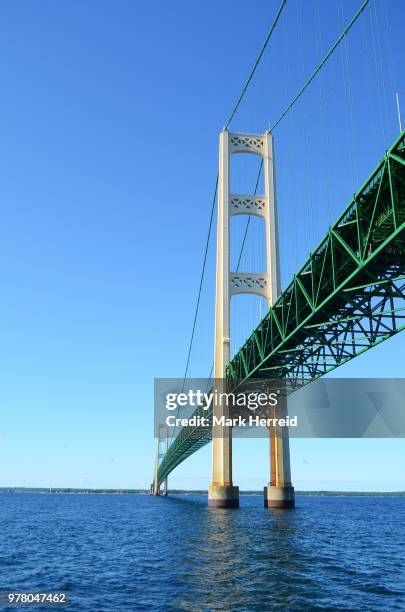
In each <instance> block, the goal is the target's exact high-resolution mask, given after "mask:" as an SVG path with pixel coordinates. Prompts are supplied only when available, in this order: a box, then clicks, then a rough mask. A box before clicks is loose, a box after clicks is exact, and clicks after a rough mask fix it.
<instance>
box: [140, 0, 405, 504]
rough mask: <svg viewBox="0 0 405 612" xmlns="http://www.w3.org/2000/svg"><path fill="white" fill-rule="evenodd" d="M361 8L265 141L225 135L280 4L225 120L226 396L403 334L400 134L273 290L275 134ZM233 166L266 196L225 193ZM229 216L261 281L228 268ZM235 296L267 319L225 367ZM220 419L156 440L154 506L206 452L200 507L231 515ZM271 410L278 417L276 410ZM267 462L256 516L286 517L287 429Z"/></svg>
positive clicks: (220, 286)
mask: <svg viewBox="0 0 405 612" xmlns="http://www.w3.org/2000/svg"><path fill="white" fill-rule="evenodd" d="M367 3H368V0H366V2H364V3H363V4H362V6H361V7H360V9H359V10H358V12H357V13H356V14H355V15H354V17H353V18H352V20H351V21H350V22H349V24H348V25H347V26H346V28H345V29H344V30H343V33H342V34H341V36H340V37H339V38H338V39H337V41H336V42H335V44H334V45H333V47H332V48H331V50H330V51H329V52H328V54H327V55H326V56H325V58H324V59H323V61H322V62H321V63H320V64H319V65H318V66H317V68H316V69H315V70H314V72H313V73H312V74H311V76H310V78H309V79H308V80H307V81H306V82H305V84H304V86H303V87H302V88H301V90H300V91H299V92H298V94H297V96H295V98H294V99H293V100H292V101H291V103H290V104H289V105H288V106H287V108H286V110H285V112H284V113H283V114H282V115H281V116H280V118H279V120H278V121H277V122H276V123H275V124H274V125H273V127H272V128H271V129H270V130H268V131H266V132H265V133H262V134H242V133H235V132H231V131H229V129H228V127H229V123H230V121H231V120H232V118H233V116H234V114H235V112H236V110H237V108H238V106H239V104H240V102H241V100H242V98H243V95H244V92H245V91H246V88H247V86H248V85H249V83H250V81H251V79H252V76H253V73H254V70H255V68H256V66H257V63H258V61H260V58H261V55H262V54H263V52H264V49H265V47H266V44H267V42H268V39H269V38H270V35H271V33H272V32H273V30H274V28H275V26H276V24H277V21H278V19H279V17H280V14H281V11H282V9H283V7H284V4H285V1H284V2H282V3H281V6H280V9H279V11H278V13H277V15H276V18H275V20H274V22H273V24H272V28H271V29H270V31H269V34H268V37H267V39H266V41H265V44H264V46H263V48H262V50H261V52H260V54H259V57H258V60H257V61H256V63H255V65H254V68H253V70H252V72H251V73H250V75H249V78H248V80H247V82H246V84H245V88H244V89H243V90H242V94H241V96H240V98H239V99H238V102H237V104H236V106H235V108H234V110H233V114H232V115H231V117H230V120H229V121H228V123H227V125H226V127H225V128H224V129H223V131H222V132H221V135H220V155H219V172H218V179H217V188H216V190H215V196H214V200H215V198H216V196H217V198H218V221H217V258H216V310H215V354H214V381H215V382H213V388H214V387H215V386H216V385H218V381H222V383H219V384H223V387H224V388H226V389H227V390H228V391H235V390H236V389H238V388H240V387H241V385H243V384H245V383H246V382H247V381H249V380H252V379H255V380H256V379H260V380H261V381H266V380H274V379H277V380H284V381H288V382H289V383H290V385H289V392H294V390H295V389H296V388H299V387H300V386H302V385H303V384H308V383H310V382H312V381H314V380H316V379H318V378H320V377H322V376H324V375H325V374H327V373H328V372H331V371H332V370H334V369H335V368H338V367H339V366H341V365H343V364H345V363H347V362H348V361H350V360H352V359H355V358H356V357H358V356H359V355H360V354H362V353H364V352H365V351H368V350H369V349H371V348H373V347H375V346H377V345H379V344H380V343H381V342H383V341H385V340H387V339H389V338H391V337H392V336H394V335H395V334H398V333H399V332H400V331H402V330H403V329H404V327H405V322H404V319H405V132H401V133H400V135H399V136H398V138H397V139H396V140H395V142H393V143H392V145H391V147H390V148H389V149H388V150H387V151H385V152H381V159H380V161H379V163H378V164H377V165H376V166H375V167H374V168H370V174H369V176H368V177H367V178H366V179H365V180H364V182H363V184H361V185H359V187H358V190H357V191H356V193H355V194H354V195H353V198H352V199H351V201H350V202H349V203H348V204H347V205H346V206H345V207H344V204H345V203H344V202H342V210H343V212H342V213H341V214H340V215H339V216H338V218H337V219H336V221H335V223H334V224H333V225H332V226H331V227H329V229H328V230H327V231H326V232H325V235H324V237H323V239H322V240H321V241H320V242H319V244H318V245H317V246H315V248H313V250H312V251H311V253H310V255H309V257H308V258H307V260H306V261H305V262H304V264H303V265H302V267H301V268H300V269H299V270H297V272H296V273H295V274H294V275H293V277H292V279H291V282H290V283H289V285H288V286H287V287H286V288H285V289H284V290H283V291H281V290H280V261H279V237H278V223H277V219H278V214H277V200H276V188H275V171H276V168H275V163H274V141H273V133H272V130H273V129H274V127H275V126H276V125H277V124H278V123H279V121H281V120H282V118H283V117H284V115H285V114H286V113H287V112H288V111H289V110H290V109H291V107H292V106H293V104H294V103H295V101H296V100H297V99H298V97H299V96H300V95H301V94H302V93H303V91H304V90H305V89H306V87H307V86H308V85H309V84H310V82H311V81H312V79H313V78H314V77H315V76H316V74H317V73H318V72H319V70H320V69H321V68H322V66H323V65H324V64H325V62H326V61H327V59H328V58H329V57H330V55H331V54H332V53H333V51H334V49H335V48H336V46H337V45H338V44H339V42H340V40H342V38H343V37H344V36H345V35H346V34H347V32H348V31H349V29H350V27H351V26H352V24H353V23H354V21H355V20H356V19H357V18H358V17H359V15H360V14H361V12H362V11H363V10H364V8H365V7H366V5H367ZM237 154H253V155H256V156H258V157H259V158H260V160H261V166H260V171H262V170H263V173H264V193H262V194H256V191H255V193H253V194H239V193H233V192H232V191H231V188H230V168H231V164H230V160H231V157H232V156H233V155H237ZM314 206H316V202H314ZM236 215H246V216H248V217H250V216H256V217H258V218H260V219H261V220H262V221H263V231H264V238H265V245H266V257H265V260H266V269H265V271H263V273H253V272H239V271H238V270H236V271H232V270H231V268H230V258H229V250H230V233H231V232H230V219H231V218H232V217H233V216H236ZM204 263H205V262H204ZM200 290H201V286H200ZM238 294H255V295H259V296H261V297H262V298H264V299H265V300H266V301H267V305H268V311H267V313H266V314H265V316H264V317H263V319H262V320H261V321H260V323H259V324H258V325H257V327H256V328H255V329H254V330H253V331H252V333H251V335H250V336H249V338H248V339H247V340H246V342H245V343H244V344H243V345H242V346H241V347H240V348H239V350H238V351H236V353H235V354H234V355H233V357H232V358H231V355H230V300H231V298H232V296H234V295H238ZM197 311H198V303H197ZM194 323H195V321H194ZM193 334H194V327H193ZM192 338H193V336H192ZM189 356H190V351H189ZM187 365H188V364H187ZM186 374H187V368H186ZM298 381H299V383H300V384H299V385H298V384H297V383H298ZM227 410H228V408H227V407H226V406H224V405H222V404H221V402H217V403H214V405H213V407H212V408H210V409H209V410H208V411H207V410H206V409H205V407H204V406H199V407H198V408H197V409H196V410H195V413H194V416H197V417H202V416H205V417H208V419H209V420H210V424H211V427H208V428H207V427H201V426H199V425H198V424H197V425H195V426H185V427H182V428H181V429H180V431H178V433H177V435H176V436H175V437H173V438H172V439H171V440H170V441H169V440H168V438H167V432H166V434H165V435H166V438H165V439H163V438H162V439H158V441H157V456H156V463H155V475H154V481H153V484H152V485H151V493H152V494H155V495H158V494H160V489H161V486H163V494H165V493H167V478H168V476H169V474H171V472H172V471H173V470H174V469H175V468H176V467H177V466H178V465H179V464H180V463H182V462H183V461H184V460H185V459H187V458H188V457H190V455H192V454H193V453H195V452H196V451H197V450H199V449H200V448H202V447H203V446H205V445H206V444H208V443H209V442H211V441H212V445H213V475H212V483H211V485H210V488H209V493H208V501H209V505H211V506H213V507H237V506H238V504H239V490H238V487H236V486H234V484H233V478H232V429H231V428H229V427H222V428H221V427H220V426H213V425H212V422H213V416H215V415H217V416H221V415H222V416H223V415H226V414H227ZM279 410H280V411H281V410H283V408H282V406H280V408H279ZM197 423H198V421H197ZM215 427H216V431H215ZM213 428H214V432H215V433H214V435H213ZM270 458H271V468H270V479H269V483H268V485H266V486H265V488H264V500H265V505H266V506H268V507H279V508H291V507H293V506H294V488H293V486H292V483H291V474H290V457H289V439H288V428H285V427H284V428H280V429H278V430H276V429H275V430H274V431H271V432H270Z"/></svg>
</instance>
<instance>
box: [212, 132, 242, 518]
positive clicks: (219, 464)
mask: <svg viewBox="0 0 405 612" xmlns="http://www.w3.org/2000/svg"><path fill="white" fill-rule="evenodd" d="M229 170H230V151H229V132H228V130H226V129H224V130H223V131H222V132H221V135H220V140H219V176H218V225H217V275H216V301H215V353H214V381H215V382H214V387H215V389H216V390H217V391H218V392H219V393H221V392H224V391H225V390H226V389H225V368H226V366H227V364H228V363H229V358H230V304H229V300H230V295H229V272H230V271H229V249H230V233H229V195H230V193H229V191H230V189H229V188H230V183H229V182H230V177H229ZM213 412H214V415H215V416H216V417H218V418H219V417H221V416H225V417H227V416H228V414H229V408H228V407H226V406H225V405H224V404H223V403H221V402H218V403H216V404H215V405H214V411H213ZM208 505H209V506H212V507H223V508H226V507H237V506H238V505H239V489H238V487H234V486H233V483H232V429H231V428H230V427H225V426H222V425H215V426H214V428H213V436H212V482H211V485H210V487H209V491H208Z"/></svg>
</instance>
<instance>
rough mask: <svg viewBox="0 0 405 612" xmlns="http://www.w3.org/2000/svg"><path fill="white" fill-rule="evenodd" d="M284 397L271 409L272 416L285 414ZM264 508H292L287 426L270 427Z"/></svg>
mask: <svg viewBox="0 0 405 612" xmlns="http://www.w3.org/2000/svg"><path fill="white" fill-rule="evenodd" d="M286 413H287V411H286V399H285V398H281V399H280V400H279V402H278V404H277V407H275V408H274V409H273V411H272V416H273V417H278V418H284V417H285V416H286ZM264 506H265V508H294V506H295V492H294V487H293V486H292V484H291V467H290V442H289V434H288V427H280V426H279V425H276V426H275V427H272V428H271V429H270V482H269V483H268V484H267V486H265V487H264Z"/></svg>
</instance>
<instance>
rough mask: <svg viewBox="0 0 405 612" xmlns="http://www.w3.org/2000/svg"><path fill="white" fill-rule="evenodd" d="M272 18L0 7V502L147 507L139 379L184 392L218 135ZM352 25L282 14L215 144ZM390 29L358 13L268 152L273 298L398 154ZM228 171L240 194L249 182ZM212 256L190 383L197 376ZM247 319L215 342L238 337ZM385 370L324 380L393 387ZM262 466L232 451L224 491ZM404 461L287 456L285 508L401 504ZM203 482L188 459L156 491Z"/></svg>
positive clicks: (338, 454)
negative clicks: (300, 493)
mask: <svg viewBox="0 0 405 612" xmlns="http://www.w3.org/2000/svg"><path fill="white" fill-rule="evenodd" d="M278 4H279V2H278V0H272V1H270V2H269V1H261V0H254V1H253V2H250V3H246V2H243V1H242V0H240V1H239V0H238V1H236V2H235V1H230V0H226V1H221V2H213V1H208V2H205V3H193V2H191V3H189V2H185V0H184V1H174V2H170V3H168V2H164V1H163V0H162V1H160V2H148V3H145V2H139V1H133V0H131V1H130V0H119V1H117V2H112V1H111V0H109V1H106V0H81V1H76V2H67V1H60V2H53V1H51V0H42V1H41V2H23V1H20V0H4V1H3V2H2V3H1V7H0V53H1V56H2V58H3V61H2V63H1V66H0V78H1V96H0V117H1V124H2V125H1V139H0V199H1V203H2V206H1V210H2V221H1V223H0V234H1V235H0V250H1V257H0V279H1V300H0V326H1V333H0V342H1V344H0V347H1V348H0V381H1V384H0V405H1V415H2V418H1V423H0V465H1V479H0V485H2V486H7V485H10V486H12V485H26V486H58V485H59V486H91V487H98V486H104V487H144V486H148V485H149V483H150V481H151V477H152V471H153V455H154V440H153V429H152V425H153V379H154V377H181V376H182V375H183V372H184V366H185V359H186V349H187V343H188V340H189V334H190V330H191V323H192V315H193V308H194V304H195V299H196V293H197V288H198V280H199V274H200V268H201V260H202V255H203V248H204V240H205V235H206V228H207V223H208V215H209V208H210V200H211V197H212V190H213V184H214V180H215V175H216V169H217V159H218V133H219V131H220V130H221V128H222V126H223V125H224V123H225V122H226V119H227V116H228V115H229V113H230V110H231V108H232V106H233V103H234V101H235V99H236V97H237V95H238V93H239V91H240V89H241V85H242V83H243V81H244V80H245V78H246V76H247V74H248V71H249V70H250V67H251V65H252V63H253V61H254V58H255V57H256V55H257V52H258V50H259V48H260V47H261V44H262V42H263V40H264V37H265V34H266V32H267V30H268V28H269V25H270V23H271V21H272V19H273V16H274V14H275V12H276V9H277V7H278ZM359 5H360V0H358V1H357V0H356V1H354V0H350V1H349V0H344V1H343V0H330V2H323V1H321V0H305V1H304V0H287V4H286V8H285V10H284V13H283V15H282V17H281V19H280V23H279V26H278V27H277V30H276V32H275V35H274V38H273V39H272V40H271V42H270V44H269V47H268V49H267V51H266V55H265V57H264V59H263V62H262V63H261V65H260V67H259V69H258V71H257V73H256V75H255V78H254V81H253V82H252V85H251V87H250V89H249V91H248V94H247V96H246V98H245V100H244V102H243V104H242V106H241V109H240V112H239V113H238V114H237V116H236V118H235V120H234V122H233V123H232V126H231V127H232V129H234V130H235V131H237V130H239V131H258V132H262V131H264V130H265V129H267V127H268V125H269V122H272V121H274V119H275V118H277V116H278V114H279V113H280V111H281V110H282V109H283V108H284V106H285V105H286V103H287V101H288V100H289V98H290V97H291V96H292V95H293V94H294V93H295V92H296V90H297V88H298V87H299V86H300V85H301V84H302V82H303V80H304V78H305V77H306V76H307V75H308V74H309V72H310V71H311V70H312V68H313V67H314V66H315V65H316V64H317V63H318V61H319V60H320V58H321V57H322V56H323V55H324V53H325V52H326V50H327V49H328V48H329V47H330V45H331V44H332V42H333V41H334V39H335V38H336V37H337V35H338V34H339V33H340V31H341V30H342V28H343V24H344V23H345V22H346V21H347V20H348V19H349V17H350V16H351V14H353V13H354V12H355V10H356V8H357V7H358V6H359ZM404 17H405V7H404V4H403V3H402V2H401V1H400V0H371V1H370V4H369V6H368V7H367V9H366V10H365V12H364V14H363V16H362V17H361V18H360V20H359V21H358V23H357V24H356V25H355V26H354V27H353V29H352V31H351V32H350V35H349V37H348V39H347V44H346V45H345V46H342V47H341V48H340V49H339V51H338V52H337V53H336V55H335V56H334V57H333V58H332V60H331V62H330V63H329V64H328V65H327V67H326V68H325V69H324V71H322V76H321V78H318V79H317V80H316V81H315V82H314V83H313V85H312V86H311V88H310V90H308V92H307V93H306V94H305V96H304V97H303V98H302V100H300V102H299V103H298V104H297V106H296V108H295V109H294V110H293V111H292V112H291V114H290V115H289V116H288V117H287V118H286V119H285V121H283V122H282V124H281V125H280V126H279V127H278V128H277V129H276V130H275V139H276V147H277V179H278V200H279V211H280V235H281V247H280V248H281V266H282V276H283V284H284V285H285V284H286V283H287V282H288V280H289V278H290V277H291V274H292V273H293V272H294V271H295V269H296V268H297V267H298V266H299V265H300V263H302V261H303V260H304V258H305V256H306V255H307V253H308V251H309V250H310V249H311V248H312V247H313V246H314V245H315V243H316V242H317V241H318V240H319V238H320V237H321V236H322V234H323V233H324V232H325V230H326V229H327V227H328V225H329V224H330V223H331V222H332V221H333V220H334V218H335V217H336V216H337V214H338V212H339V211H340V210H341V209H342V208H343V207H344V206H345V205H346V204H347V202H348V200H349V198H350V197H351V195H352V193H353V192H354V191H355V190H356V189H357V188H358V187H359V186H360V183H361V182H362V181H363V180H364V179H365V178H366V177H367V175H368V174H369V171H370V170H371V169H372V167H373V166H374V165H375V163H376V162H377V161H378V160H379V158H380V157H381V156H382V155H383V153H384V151H385V149H386V148H387V147H388V146H390V144H391V143H392V141H393V140H394V138H395V137H396V135H397V133H398V123H397V118H396V107H395V99H394V92H395V91H401V92H404V93H403V94H402V100H403V107H404V114H405V82H404V77H403V62H401V58H402V59H403V46H402V33H403V32H402V25H403V22H404ZM238 163H239V162H238ZM235 169H236V170H237V172H234V176H235V177H236V179H237V187H238V188H240V189H247V190H248V191H251V190H252V187H251V185H252V181H253V178H252V177H253V176H254V170H255V169H254V168H253V166H252V162H250V161H249V162H243V163H240V166H239V167H238V166H236V167H235ZM245 185H246V186H245ZM249 185H250V187H249ZM252 229H253V231H254V228H252ZM240 230H241V228H236V232H238V231H239V234H237V235H239V236H240ZM253 235H254V234H253ZM254 243H255V241H253V244H254ZM212 247H213V245H211V249H210V255H209V265H208V270H207V281H206V284H205V287H204V295H203V300H202V304H201V317H200V319H199V323H198V327H197V335H196V343H195V350H194V352H193V355H192V363H191V370H190V373H191V374H192V375H194V376H206V375H207V374H208V372H209V370H210V366H211V360H212V347H213V287H214V269H213V262H214V250H213V248H212ZM257 257H258V253H257V252H255V247H254V246H253V247H252V248H251V250H250V251H249V250H247V259H246V262H245V267H246V269H247V268H248V266H249V265H251V266H252V265H254V263H255V261H256V260H257ZM246 304H247V305H245V306H241V305H237V306H235V308H234V311H233V315H234V316H233V320H234V321H238V326H237V328H236V329H235V333H234V338H235V341H239V339H240V340H242V339H243V338H244V337H245V336H246V335H247V334H248V333H249V331H250V329H251V327H252V325H253V324H254V321H255V320H256V319H257V317H258V312H259V310H258V305H257V303H255V304H253V303H248V302H246ZM238 309H239V310H238ZM234 327H235V326H234ZM404 348H405V337H403V336H398V337H397V338H395V339H393V340H391V341H389V342H388V343H386V345H384V346H381V347H378V348H376V349H375V350H373V351H370V352H369V353H368V354H366V355H364V356H363V357H361V358H359V359H358V360H357V362H356V363H354V362H353V363H351V364H349V365H347V366H345V367H344V368H342V369H341V370H340V372H339V374H340V375H342V376H364V375H366V376H403V374H404V372H403V354H404ZM267 457H268V449H267V445H266V444H265V441H263V440H261V441H260V440H257V441H237V442H236V444H235V466H234V473H235V483H236V484H239V485H240V486H241V487H261V486H263V484H264V483H265V482H266V480H267V479H268V475H267V473H268V460H267ZM404 459H405V441H403V440H369V441H360V442H357V441H348V440H342V441H330V440H305V441H293V443H292V465H293V478H294V483H295V485H296V487H297V488H318V487H322V488H349V489H362V488H363V489H384V488H385V489H405V481H404V472H403V464H404ZM210 470H211V461H210V447H206V448H205V449H203V450H202V451H200V452H199V453H197V454H196V455H195V456H193V457H192V458H191V459H189V460H188V461H187V462H186V463H185V464H184V465H183V466H181V467H180V468H178V470H176V472H175V473H174V474H173V477H172V478H171V480H170V483H171V485H172V486H173V487H174V486H179V487H182V486H183V487H204V486H207V484H208V482H209V478H210Z"/></svg>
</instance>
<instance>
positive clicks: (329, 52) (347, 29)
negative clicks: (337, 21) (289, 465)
mask: <svg viewBox="0 0 405 612" xmlns="http://www.w3.org/2000/svg"><path fill="white" fill-rule="evenodd" d="M369 1H370V0H364V2H363V4H362V5H361V7H360V8H359V10H358V11H357V13H356V14H355V15H353V17H352V18H351V20H350V21H349V23H348V24H347V26H346V27H345V28H344V30H343V32H342V33H341V35H340V36H339V38H338V39H337V40H336V41H335V42H334V44H333V45H332V47H331V48H330V50H329V51H328V53H327V54H326V55H325V57H324V58H323V60H322V61H321V63H320V64H318V66H317V67H316V68H315V70H314V71H313V73H312V74H311V76H310V77H309V78H308V79H307V80H306V81H305V83H304V85H303V86H302V87H301V89H300V90H299V91H298V93H297V94H296V95H295V96H294V98H293V99H292V100H291V102H290V103H289V104H288V106H287V108H286V109H285V110H284V111H283V112H282V113H281V115H280V116H279V118H278V119H277V121H276V122H275V123H273V125H272V126H271V127H270V128H269V130H270V132H272V131H273V130H274V128H276V127H277V126H278V124H279V123H280V121H281V120H282V119H284V117H285V116H286V114H287V113H288V112H289V111H290V110H291V108H292V107H293V106H294V104H295V103H296V101H297V100H298V98H300V97H301V95H302V94H303V93H304V91H305V90H306V88H307V87H308V85H310V83H311V82H312V81H313V80H314V78H315V77H316V75H317V74H318V72H319V71H320V70H321V68H322V67H323V66H324V65H325V64H326V62H327V61H328V59H329V58H330V56H331V55H332V53H333V52H334V50H335V49H336V47H337V46H338V45H339V43H340V42H341V41H342V40H343V39H344V37H345V36H346V34H347V33H348V31H349V30H350V28H351V27H352V25H353V24H354V23H355V21H357V19H358V17H359V16H360V15H361V13H362V12H363V11H364V9H365V8H366V6H367V4H368V3H369Z"/></svg>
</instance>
